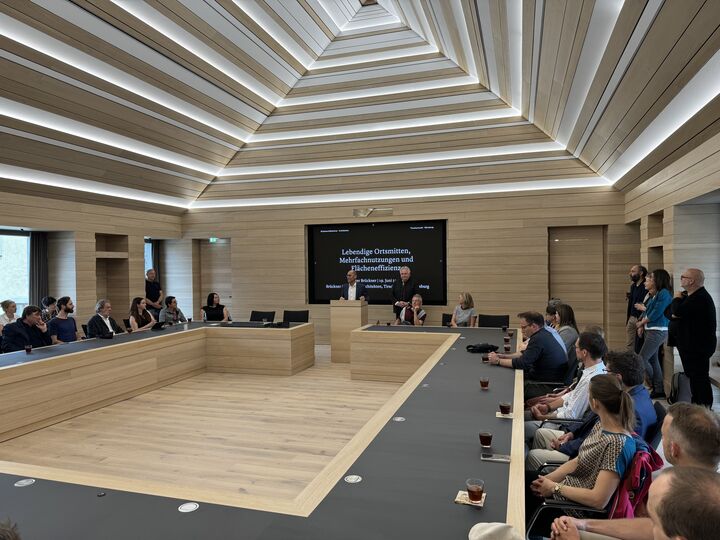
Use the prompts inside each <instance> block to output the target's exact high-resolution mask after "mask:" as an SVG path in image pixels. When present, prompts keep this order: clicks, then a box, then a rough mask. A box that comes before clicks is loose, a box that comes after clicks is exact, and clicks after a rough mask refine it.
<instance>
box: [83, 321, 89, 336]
mask: <svg viewBox="0 0 720 540" xmlns="http://www.w3.org/2000/svg"><path fill="white" fill-rule="evenodd" d="M82 329H83V332H84V333H85V337H88V333H87V332H88V330H87V324H83V325H82Z"/></svg>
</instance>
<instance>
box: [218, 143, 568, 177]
mask: <svg viewBox="0 0 720 540" xmlns="http://www.w3.org/2000/svg"><path fill="white" fill-rule="evenodd" d="M555 150H563V147H562V146H560V145H559V144H558V143H556V142H555V141H547V142H541V143H526V144H508V145H504V146H490V147H485V148H468V149H464V150H448V151H439V152H432V153H423V154H403V155H396V156H377V157H368V158H355V159H344V160H337V161H320V162H315V163H288V164H282V165H255V166H249V165H243V166H241V167H226V168H225V169H224V170H223V171H222V172H220V173H219V174H218V175H217V176H221V177H222V176H248V175H251V174H276V173H288V172H303V171H318V170H329V169H337V170H340V169H354V168H357V167H382V166H385V165H405V164H410V163H428V162H432V161H445V160H453V159H468V158H477V157H486V156H497V155H514V154H526V153H529V152H552V151H555Z"/></svg>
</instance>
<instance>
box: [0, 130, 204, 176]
mask: <svg viewBox="0 0 720 540" xmlns="http://www.w3.org/2000/svg"><path fill="white" fill-rule="evenodd" d="M0 132H2V133H7V134H9V135H15V136H16V137H22V138H24V139H30V140H33V141H38V142H41V143H43V144H51V145H53V146H59V147H61V148H67V149H68V150H73V151H75V152H82V153H83V154H89V155H91V156H96V157H100V158H103V159H110V160H112V161H117V162H119V163H125V164H126V165H131V166H133V167H141V168H143V169H148V170H150V171H155V172H158V173H161V174H167V175H169V176H175V177H177V178H183V179H185V180H190V181H192V182H199V183H201V184H205V185H208V184H210V183H212V180H206V179H204V178H198V177H197V176H190V175H189V174H184V173H181V172H178V171H173V170H171V169H163V168H161V167H156V166H155V165H150V164H148V163H143V162H142V161H135V160H132V159H128V158H124V157H121V156H116V155H115V154H108V153H107V152H99V151H98V150H93V149H92V148H86V147H84V146H78V145H76V144H72V143H68V142H65V141H59V140H57V139H50V138H48V137H43V136H42V135H36V134H35V133H30V132H28V131H21V130H19V129H13V128H9V127H5V126H0Z"/></svg>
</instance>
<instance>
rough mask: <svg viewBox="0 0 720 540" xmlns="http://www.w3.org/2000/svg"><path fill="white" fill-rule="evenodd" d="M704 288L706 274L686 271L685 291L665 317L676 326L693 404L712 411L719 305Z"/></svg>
mask: <svg viewBox="0 0 720 540" xmlns="http://www.w3.org/2000/svg"><path fill="white" fill-rule="evenodd" d="M704 285H705V275H704V274H703V272H702V270H699V269H698V268H688V269H687V270H685V271H684V272H683V273H682V275H681V276H680V286H681V287H682V288H683V289H685V290H684V291H682V292H678V293H677V294H676V295H675V298H674V299H673V301H672V303H671V304H670V305H669V306H668V308H667V310H666V311H665V316H666V317H667V318H668V319H671V321H672V323H673V329H674V331H673V335H674V337H675V346H676V347H677V350H678V352H679V353H680V360H681V361H682V365H683V370H685V375H687V376H688V378H689V379H690V392H691V393H692V402H693V403H697V404H699V405H705V406H706V407H712V402H713V396H712V387H711V386H710V357H711V356H712V355H713V354H714V353H715V347H716V346H717V338H716V336H715V332H716V331H717V320H716V312H715V303H714V302H713V299H712V297H711V296H710V294H709V293H708V292H707V290H706V289H705V286H704Z"/></svg>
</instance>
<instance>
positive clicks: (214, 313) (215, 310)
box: [202, 292, 230, 322]
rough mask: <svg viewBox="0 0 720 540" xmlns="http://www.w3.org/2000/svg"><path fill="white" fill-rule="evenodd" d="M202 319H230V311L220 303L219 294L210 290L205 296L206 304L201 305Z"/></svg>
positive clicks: (222, 320) (223, 320)
mask: <svg viewBox="0 0 720 540" xmlns="http://www.w3.org/2000/svg"><path fill="white" fill-rule="evenodd" d="M202 315H203V321H208V322H209V321H221V322H227V321H229V320H230V313H229V312H228V310H227V308H226V307H225V306H223V305H222V304H221V303H220V295H219V294H218V293H214V292H211V293H210V294H208V297H207V304H206V305H204V306H203V307H202Z"/></svg>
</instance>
